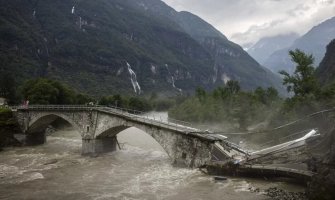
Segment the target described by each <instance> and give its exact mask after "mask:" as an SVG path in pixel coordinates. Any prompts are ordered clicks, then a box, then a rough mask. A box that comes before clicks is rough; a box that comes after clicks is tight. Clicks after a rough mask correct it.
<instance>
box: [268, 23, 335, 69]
mask: <svg viewBox="0 0 335 200" xmlns="http://www.w3.org/2000/svg"><path fill="white" fill-rule="evenodd" d="M334 38H335V17H333V18H331V19H328V20H326V21H324V22H322V23H321V24H319V25H316V26H315V27H313V28H312V29H311V30H310V31H308V32H307V33H306V34H305V35H303V36H301V37H300V38H299V39H297V40H296V41H295V42H294V43H293V44H292V45H291V46H290V47H288V48H285V49H282V50H278V51H276V52H274V53H273V54H272V55H271V56H270V57H269V58H268V59H267V60H266V61H265V62H264V63H263V64H264V66H266V67H268V68H269V69H271V70H272V71H273V72H278V71H280V70H286V71H288V72H290V73H292V72H293V71H294V64H293V63H292V61H291V59H290V57H289V55H288V51H289V50H294V49H297V48H298V49H301V50H302V51H304V52H306V53H308V54H313V56H314V58H315V61H314V66H315V67H317V66H319V64H320V62H321V60H322V59H323V57H324V56H325V53H326V46H327V45H328V44H329V42H330V41H332V40H333V39H334Z"/></svg>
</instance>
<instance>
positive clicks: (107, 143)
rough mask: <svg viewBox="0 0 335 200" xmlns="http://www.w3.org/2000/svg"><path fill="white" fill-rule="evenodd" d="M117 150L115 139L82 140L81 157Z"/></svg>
mask: <svg viewBox="0 0 335 200" xmlns="http://www.w3.org/2000/svg"><path fill="white" fill-rule="evenodd" d="M116 149H117V138H116V136H114V137H108V138H96V139H83V142H82V151H81V152H82V154H83V155H96V154H101V153H107V152H113V151H116Z"/></svg>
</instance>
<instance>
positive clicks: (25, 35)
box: [0, 0, 280, 95]
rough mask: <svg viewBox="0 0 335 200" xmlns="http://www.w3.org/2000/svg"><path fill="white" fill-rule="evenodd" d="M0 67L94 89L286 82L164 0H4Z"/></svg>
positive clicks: (167, 90)
mask: <svg viewBox="0 0 335 200" xmlns="http://www.w3.org/2000/svg"><path fill="white" fill-rule="evenodd" d="M0 36H1V37H0V59H1V61H2V62H1V63H0V71H5V72H12V73H14V74H15V76H16V79H17V81H18V82H22V81H24V80H26V79H29V78H33V77H48V78H52V79H56V80H61V81H64V82H66V83H68V84H69V85H71V86H73V87H75V88H76V89H77V90H79V91H84V92H87V93H89V94H93V95H103V94H112V93H128V94H129V93H130V92H132V93H133V94H134V93H137V94H140V93H142V94H143V93H144V94H150V93H151V92H158V93H164V94H173V93H174V94H177V93H179V92H181V91H186V92H192V91H194V89H195V88H197V87H198V86H201V87H203V88H205V89H212V88H214V87H216V86H218V85H222V84H224V82H225V81H227V80H229V79H235V80H239V81H240V83H241V86H242V88H244V89H255V88H256V87H257V86H263V87H269V86H277V85H279V82H280V81H279V78H278V77H277V76H275V75H274V74H272V73H270V72H269V71H268V70H266V69H264V68H263V67H261V66H260V65H259V64H258V63H257V62H256V61H255V60H253V59H252V58H251V57H250V56H249V55H248V54H247V53H246V52H245V51H243V49H242V48H241V47H240V46H238V45H237V44H234V43H232V42H230V41H228V40H227V38H226V37H225V36H224V35H222V34H221V33H220V32H219V31H217V30H216V29H215V28H214V27H212V26H211V25H210V24H208V23H207V22H205V21H203V20H202V19H200V18H199V17H197V16H195V15H192V14H190V13H186V12H177V11H175V10H174V9H172V8H171V7H169V6H167V5H166V4H165V3H163V2H162V1H160V0H112V1H111V0H95V1H89V0H81V1H74V0H73V1H72V0H58V1H52V0H43V1H39V0H11V1H5V0H0Z"/></svg>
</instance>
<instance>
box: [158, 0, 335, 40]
mask: <svg viewBox="0 0 335 200" xmlns="http://www.w3.org/2000/svg"><path fill="white" fill-rule="evenodd" d="M163 1H164V2H166V3H167V4H168V5H170V6H172V7H173V8H175V9H176V10H178V11H181V10H186V11H190V12H192V13H194V14H196V15H198V16H200V17H201V18H203V19H205V20H206V21H208V22H209V23H211V24H212V25H213V26H215V27H216V28H217V29H218V30H220V31H221V32H222V33H223V34H225V35H226V36H227V37H228V38H229V39H231V40H232V41H234V42H236V43H238V44H241V45H246V44H250V43H254V42H257V41H258V40H259V39H260V38H262V37H267V36H274V35H279V34H288V33H292V32H295V33H298V34H300V35H301V34H304V33H306V32H307V31H308V30H310V29H311V28H312V27H313V26H315V25H317V24H319V23H321V22H322V21H325V20H326V19H329V18H331V17H334V16H335V0H295V1H292V0H206V1H204V0H163Z"/></svg>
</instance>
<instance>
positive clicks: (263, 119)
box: [169, 49, 335, 130]
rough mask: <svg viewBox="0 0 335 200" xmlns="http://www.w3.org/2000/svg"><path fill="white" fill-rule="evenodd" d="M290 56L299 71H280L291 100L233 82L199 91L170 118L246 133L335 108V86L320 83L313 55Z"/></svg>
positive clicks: (270, 90)
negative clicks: (246, 131)
mask: <svg viewBox="0 0 335 200" xmlns="http://www.w3.org/2000/svg"><path fill="white" fill-rule="evenodd" d="M289 55H290V56H291V59H292V61H293V62H294V63H295V64H296V69H295V72H294V73H293V74H289V73H287V72H286V71H280V72H279V73H280V74H281V75H282V77H283V85H284V86H285V87H286V89H287V92H288V94H289V97H287V98H281V97H280V96H279V95H278V92H277V90H276V89H275V88H273V87H269V88H266V89H264V88H257V89H255V90H254V91H241V90H240V86H239V83H238V82H237V81H234V80H231V81H228V82H227V83H226V84H225V86H224V87H219V88H217V89H215V90H213V91H211V92H206V91H205V90H203V89H202V88H198V89H196V91H195V95H194V96H193V97H190V98H188V99H187V100H186V101H184V102H183V103H181V104H179V105H176V106H175V107H173V108H172V109H170V111H169V116H171V117H173V118H176V119H180V120H185V121H192V122H197V123H200V124H208V123H216V124H219V125H220V124H221V125H222V126H225V127H227V126H228V127H229V128H231V129H234V130H236V129H239V130H246V129H248V128H250V127H251V126H255V125H263V126H266V127H276V126H279V125H281V124H282V123H285V122H289V121H292V120H294V119H296V118H300V117H304V116H305V115H307V114H311V113H313V112H316V111H319V110H322V109H326V108H329V107H333V106H334V105H335V101H334V97H335V85H334V84H333V85H327V86H321V85H320V84H319V81H318V78H317V76H316V69H315V67H314V66H313V64H314V58H313V56H312V55H308V54H306V53H304V52H302V51H301V50H299V49H296V50H294V51H289Z"/></svg>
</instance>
